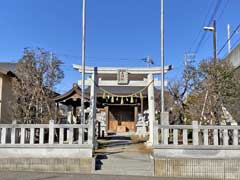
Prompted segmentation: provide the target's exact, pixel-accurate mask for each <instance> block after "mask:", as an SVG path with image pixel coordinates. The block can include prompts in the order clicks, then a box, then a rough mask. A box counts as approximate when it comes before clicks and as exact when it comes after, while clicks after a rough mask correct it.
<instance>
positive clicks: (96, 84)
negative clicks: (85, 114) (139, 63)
mask: <svg viewBox="0 0 240 180" xmlns="http://www.w3.org/2000/svg"><path fill="white" fill-rule="evenodd" d="M73 67H74V69H76V70H78V71H79V72H80V73H81V72H82V67H81V65H73ZM169 70H171V66H166V67H164V73H166V72H168V71H169ZM85 73H86V74H87V75H86V77H88V78H87V79H86V80H85V87H86V90H85V92H86V94H87V95H88V96H89V97H90V101H92V102H91V103H90V104H92V107H90V108H92V109H93V113H94V114H93V119H96V118H97V114H98V113H102V114H103V115H104V116H105V124H106V131H107V132H108V133H119V132H120V133H122V132H135V131H136V124H137V121H138V115H139V114H143V112H144V111H146V110H147V111H148V120H149V131H153V123H154V121H155V101H154V89H155V88H157V87H160V86H161V81H160V80H159V78H160V77H159V75H160V74H161V67H151V68H147V67H146V68H121V67H120V68H116V67H85ZM166 84H167V83H166V82H165V83H164V85H165V86H166ZM78 85H79V86H80V87H81V85H82V80H79V82H78ZM103 123H104V122H103ZM149 134H150V135H151V133H149ZM151 138H152V137H150V141H151Z"/></svg>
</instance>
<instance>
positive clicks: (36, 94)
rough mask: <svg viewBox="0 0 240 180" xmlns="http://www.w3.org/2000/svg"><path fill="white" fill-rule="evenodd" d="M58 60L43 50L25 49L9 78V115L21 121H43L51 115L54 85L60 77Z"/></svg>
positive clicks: (61, 74)
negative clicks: (10, 98)
mask: <svg viewBox="0 0 240 180" xmlns="http://www.w3.org/2000/svg"><path fill="white" fill-rule="evenodd" d="M61 64H62V62H61V61H60V60H59V59H58V58H57V57H56V56H55V55H53V54H52V53H50V52H48V51H45V50H43V49H36V50H30V49H25V50H24V55H23V57H22V58H21V59H20V60H19V62H18V63H17V68H16V76H17V77H16V78H15V79H14V80H13V81H12V87H13V95H14V100H13V102H12V108H13V116H14V118H15V119H17V120H18V121H21V122H22V123H43V122H47V121H48V120H50V119H53V118H54V114H55V113H54V111H55V110H54V109H55V107H54V103H53V102H52V100H51V99H52V98H53V97H54V96H55V95H56V93H55V92H54V90H55V86H56V85H57V84H58V83H59V82H60V81H61V80H62V79H63V77H64V74H63V71H62V70H61V68H60V65H61Z"/></svg>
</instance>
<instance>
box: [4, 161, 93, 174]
mask: <svg viewBox="0 0 240 180" xmlns="http://www.w3.org/2000/svg"><path fill="white" fill-rule="evenodd" d="M94 162H95V159H94V158H0V170H1V171H4V170H7V171H40V172H41V171H44V172H77V173H84V174H89V173H91V172H92V170H93V168H94V165H95V163H94Z"/></svg>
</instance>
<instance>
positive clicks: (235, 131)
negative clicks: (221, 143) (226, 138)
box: [233, 129, 238, 146]
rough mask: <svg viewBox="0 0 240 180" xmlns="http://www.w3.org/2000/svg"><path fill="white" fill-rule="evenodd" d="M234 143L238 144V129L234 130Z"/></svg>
mask: <svg viewBox="0 0 240 180" xmlns="http://www.w3.org/2000/svg"><path fill="white" fill-rule="evenodd" d="M233 145H234V146H237V145H238V129H234V130H233Z"/></svg>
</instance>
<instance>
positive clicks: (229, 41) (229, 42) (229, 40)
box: [227, 24, 231, 53]
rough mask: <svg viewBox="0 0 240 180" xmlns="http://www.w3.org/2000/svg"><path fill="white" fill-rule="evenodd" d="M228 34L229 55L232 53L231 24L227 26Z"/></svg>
mask: <svg viewBox="0 0 240 180" xmlns="http://www.w3.org/2000/svg"><path fill="white" fill-rule="evenodd" d="M227 32H228V53H230V52H231V39H230V38H231V31H230V24H228V26H227Z"/></svg>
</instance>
